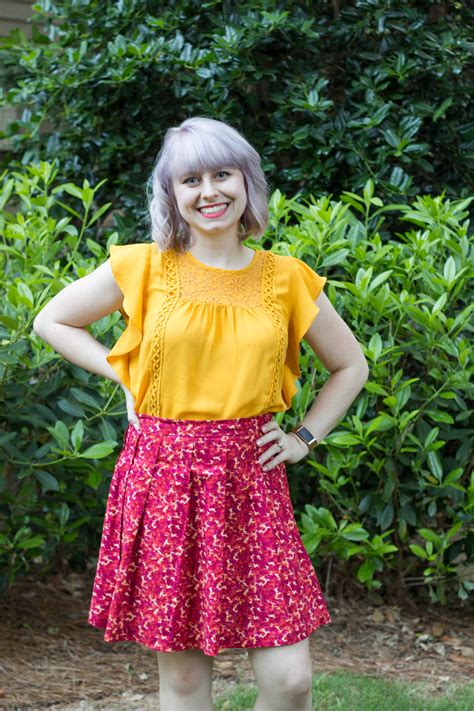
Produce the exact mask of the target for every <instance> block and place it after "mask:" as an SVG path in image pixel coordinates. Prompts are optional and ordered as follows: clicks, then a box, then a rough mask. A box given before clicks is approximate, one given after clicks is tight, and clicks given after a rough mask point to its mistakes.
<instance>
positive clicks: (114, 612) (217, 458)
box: [88, 413, 331, 656]
mask: <svg viewBox="0 0 474 711" xmlns="http://www.w3.org/2000/svg"><path fill="white" fill-rule="evenodd" d="M271 419H272V413H264V414H262V415H258V416H255V417H240V418H237V419H228V420H172V419H166V418H163V417H153V416H150V415H139V420H140V423H141V432H137V431H136V430H135V428H134V427H133V426H132V425H129V426H128V428H127V430H126V432H125V436H124V446H123V448H122V451H121V452H120V455H119V457H118V459H117V462H116V465H115V469H114V472H113V476H112V480H111V484H110V490H109V495H108V500H107V507H106V512H105V518H104V526H103V531H102V540H101V544H100V550H99V557H98V562H97V570H96V575H95V580H94V586H93V592H92V599H91V604H90V611H89V617H88V622H89V624H91V625H93V626H94V627H102V628H105V632H104V640H105V641H106V642H118V641H133V642H137V643H139V644H142V645H144V646H145V647H149V648H150V649H154V650H157V651H163V652H174V651H181V650H185V649H200V650H202V652H204V654H206V655H208V656H216V655H217V654H218V652H219V651H220V650H222V649H237V648H255V647H276V646H282V645H289V644H295V643H296V642H299V641H300V640H302V639H305V638H306V637H308V636H309V635H310V633H311V632H312V631H314V630H316V629H317V628H318V627H319V626H320V625H324V624H328V623H330V622H331V618H330V615H329V612H328V609H327V606H326V602H325V600H324V597H323V595H322V592H321V588H320V585H319V582H318V579H317V577H316V573H315V571H314V568H313V565H312V563H311V560H310V558H309V556H308V554H307V552H306V550H305V548H304V545H303V542H302V540H301V536H300V533H299V531H298V528H297V525H296V520H295V517H294V512H293V507H292V503H291V499H290V492H289V488H288V480H287V474H286V469H285V464H284V463H281V464H280V465H277V466H276V467H274V468H273V469H270V470H268V471H264V470H263V469H262V466H261V465H260V464H259V462H258V457H259V456H260V454H261V453H262V452H263V451H264V448H263V447H259V446H258V445H257V444H256V440H257V439H259V437H260V436H261V435H262V431H261V427H262V425H263V423H264V422H268V421H269V420H271ZM268 446H271V445H270V444H269V445H268Z"/></svg>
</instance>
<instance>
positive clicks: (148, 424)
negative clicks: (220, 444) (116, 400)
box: [130, 412, 275, 437]
mask: <svg viewBox="0 0 474 711" xmlns="http://www.w3.org/2000/svg"><path fill="white" fill-rule="evenodd" d="M274 414H275V413H273V412H264V413H262V414H261V415H255V416H253V417H236V418H233V419H228V420H172V419H169V418H167V417H156V416H155V415H140V414H139V415H138V419H139V421H140V429H141V432H142V433H143V434H145V435H146V434H150V435H153V434H156V433H157V432H160V433H161V434H166V433H168V434H175V435H179V436H182V435H190V436H191V437H199V436H206V437H212V436H214V437H220V436H222V435H225V434H230V435H247V436H248V435H249V434H255V435H260V434H262V431H261V428H262V425H263V424H265V422H269V421H270V420H271V419H272V417H273V415H274ZM130 427H131V425H130Z"/></svg>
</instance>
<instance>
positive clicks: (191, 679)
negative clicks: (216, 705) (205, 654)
mask: <svg viewBox="0 0 474 711" xmlns="http://www.w3.org/2000/svg"><path fill="white" fill-rule="evenodd" d="M208 683H209V677H208V675H206V674H203V673H202V670H201V669H196V668H195V667H192V666H183V667H181V668H180V669H174V670H172V671H170V672H168V673H167V674H166V685H167V686H168V687H169V688H171V690H172V691H173V692H174V693H175V694H177V695H179V696H188V695H190V694H194V693H196V691H199V690H200V689H202V688H203V687H204V686H206V685H207V684H208Z"/></svg>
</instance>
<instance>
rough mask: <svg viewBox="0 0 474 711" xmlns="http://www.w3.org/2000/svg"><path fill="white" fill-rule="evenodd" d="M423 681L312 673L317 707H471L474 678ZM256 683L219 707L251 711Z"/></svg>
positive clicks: (324, 710)
mask: <svg viewBox="0 0 474 711" xmlns="http://www.w3.org/2000/svg"><path fill="white" fill-rule="evenodd" d="M426 689H427V687H426V685H424V684H423V683H421V682H420V683H417V684H415V683H411V684H407V683H402V682H393V681H386V680H384V679H381V678H379V677H370V676H361V675H357V674H351V673H347V672H341V671H340V672H334V673H329V672H328V673H323V674H315V675H314V676H313V709H314V710H315V711H336V709H337V710H338V711H400V710H401V709H402V710H403V711H472V709H474V682H471V683H468V684H464V685H461V686H459V685H457V686H456V685H454V684H453V685H451V686H448V685H446V686H445V687H444V691H443V693H439V694H436V695H434V694H432V693H430V692H428V691H427V690H426ZM257 693H258V689H257V687H256V686H255V685H251V686H250V685H242V684H241V685H238V686H236V687H234V690H233V692H232V693H231V694H229V695H227V697H226V698H225V699H224V698H219V697H217V698H216V701H215V708H216V711H251V710H252V708H253V706H254V704H255V700H256V698H257Z"/></svg>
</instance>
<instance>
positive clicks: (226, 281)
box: [176, 252, 263, 306]
mask: <svg viewBox="0 0 474 711" xmlns="http://www.w3.org/2000/svg"><path fill="white" fill-rule="evenodd" d="M262 257H263V252H255V257H254V260H253V262H252V264H250V265H249V266H247V267H246V268H245V269H244V271H242V270H236V271H235V270H234V271H232V270H225V269H214V268H213V267H207V266H201V265H199V264H196V263H195V262H194V261H192V259H191V258H190V257H189V255H188V254H180V253H176V259H177V265H178V272H179V280H180V298H182V299H186V301H195V302H199V303H208V304H209V303H211V304H225V305H230V306H261V305H262V297H261V293H260V292H261V283H262V270H263V258H262Z"/></svg>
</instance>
